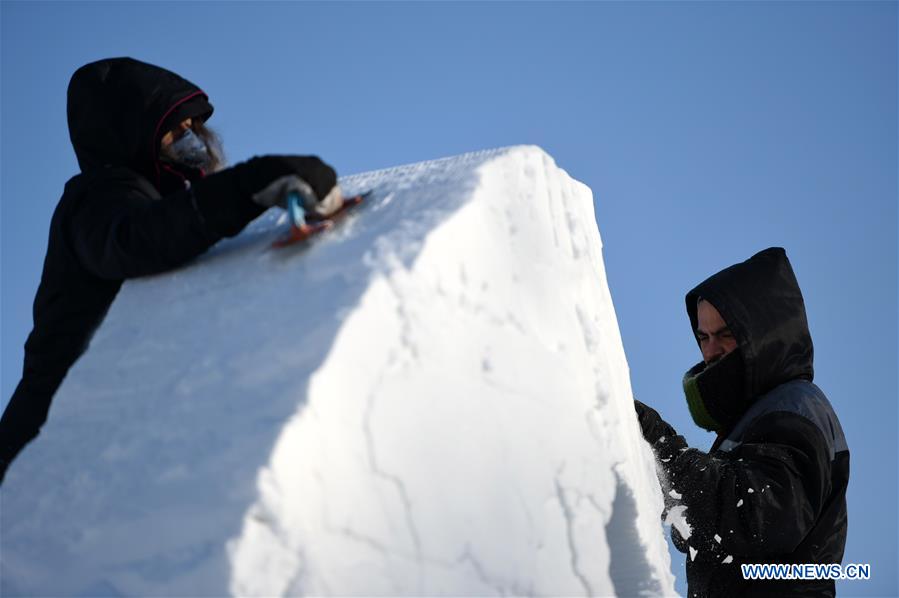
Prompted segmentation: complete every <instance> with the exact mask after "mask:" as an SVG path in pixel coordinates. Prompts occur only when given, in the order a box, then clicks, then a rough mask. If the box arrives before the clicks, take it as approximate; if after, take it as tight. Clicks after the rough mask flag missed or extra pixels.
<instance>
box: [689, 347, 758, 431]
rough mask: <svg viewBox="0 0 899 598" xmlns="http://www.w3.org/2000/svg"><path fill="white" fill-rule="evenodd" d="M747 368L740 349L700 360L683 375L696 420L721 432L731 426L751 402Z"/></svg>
mask: <svg viewBox="0 0 899 598" xmlns="http://www.w3.org/2000/svg"><path fill="white" fill-rule="evenodd" d="M744 379H745V368H744V364H743V354H742V351H740V349H736V350H734V351H731V352H730V353H728V354H727V355H725V356H724V357H722V358H721V359H719V360H718V361H715V362H713V363H711V364H708V365H706V364H705V363H704V362H700V363H698V364H696V365H695V366H693V367H692V368H690V369H689V370H688V371H687V373H686V374H685V375H684V379H683V386H684V395H685V396H686V399H687V407H688V408H689V409H690V415H691V416H692V417H693V421H694V422H696V425H697V426H699V427H700V428H703V429H706V430H709V431H711V432H717V433H719V434H720V433H722V432H726V431H728V430H730V429H731V428H732V427H733V426H734V424H736V423H737V421H738V420H739V419H740V417H741V416H742V415H743V413H745V412H746V409H747V408H748V407H749V404H750V402H751V401H750V397H747V396H746V392H745V388H746V387H745V384H744Z"/></svg>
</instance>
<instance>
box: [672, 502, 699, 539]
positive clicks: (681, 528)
mask: <svg viewBox="0 0 899 598" xmlns="http://www.w3.org/2000/svg"><path fill="white" fill-rule="evenodd" d="M665 524H666V525H670V526H673V527H674V529H676V530H677V532H678V533H679V534H680V535H681V537H682V538H683V539H684V540H689V539H690V536H691V535H692V534H693V528H692V527H690V524H689V523H687V507H686V506H685V505H677V506H676V507H671V508H670V509H669V510H668V514H667V515H666V516H665Z"/></svg>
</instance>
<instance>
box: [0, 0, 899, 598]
mask: <svg viewBox="0 0 899 598" xmlns="http://www.w3.org/2000/svg"><path fill="white" fill-rule="evenodd" d="M0 11H2V12H0V28H2V30H0V33H2V36H0V37H2V42H0V44H2V45H0V65H2V69H0V71H2V74H0V77H2V88H0V99H2V103H0V117H2V120H0V130H2V143H0V167H2V172H0V230H2V235H0V249H2V254H0V263H2V296H0V301H2V302H0V308H2V309H0V311H2V314H0V316H2V317H0V326H2V331H3V332H2V399H0V401H2V402H0V404H3V405H5V403H6V401H8V399H9V396H10V395H11V394H12V391H13V389H14V388H15V385H16V383H17V382H18V377H19V374H20V371H21V362H22V344H23V342H24V340H25V338H26V336H27V333H28V331H29V330H30V327H31V314H30V309H31V301H32V299H33V296H34V291H35V290H36V288H37V283H38V281H39V277H40V269H41V264H42V261H43V256H44V251H45V249H46V240H47V229H48V223H49V219H50V215H51V214H52V211H53V208H54V206H55V204H56V202H57V200H58V199H59V196H60V194H61V192H62V188H63V185H64V184H65V182H66V180H67V179H68V178H69V177H71V176H73V175H74V174H76V172H77V164H76V161H75V157H74V154H73V153H72V150H71V146H70V144H69V140H68V132H67V126H66V120H65V92H66V85H67V83H68V80H69V77H70V76H71V74H72V72H73V71H74V70H75V69H76V68H77V67H78V66H80V65H82V64H84V63H86V62H90V61H93V60H96V59H99V58H103V57H108V56H124V55H128V56H133V57H135V58H139V59H141V60H145V61H148V62H153V63H156V64H159V65H161V66H165V67H167V68H169V69H172V70H174V71H176V72H178V73H180V74H182V75H184V76H186V77H187V78H189V79H191V80H192V81H194V82H196V83H197V84H199V85H200V86H201V87H203V88H204V89H205V90H206V91H207V92H208V93H209V95H210V97H211V100H212V102H213V104H214V105H215V106H216V114H215V115H214V116H213V119H212V120H211V121H210V124H212V125H213V126H215V127H217V129H218V130H219V132H220V133H221V134H222V135H223V137H224V139H225V145H226V150H227V152H228V155H229V157H230V159H231V160H232V161H240V160H243V159H246V158H248V157H250V156H252V155H253V154H261V153H274V152H293V153H316V154H319V155H321V156H322V157H323V158H325V159H326V160H327V161H329V162H330V163H331V164H333V165H334V166H335V167H336V168H337V169H338V171H339V172H341V173H345V174H350V173H355V172H361V171H365V170H371V169H375V168H382V167H387V166H393V165H397V164H402V163H408V162H417V161H421V160H425V159H430V158H438V157H443V156H449V155H454V154H458V153H462V152H466V151H470V150H478V149H484V148H490V147H498V146H505V145H512V144H520V143H527V144H537V145H540V146H542V147H543V148H544V149H545V150H547V151H548V152H549V153H550V154H551V155H552V156H553V157H554V158H555V159H556V161H557V163H558V164H559V165H560V166H562V167H563V168H565V169H566V170H567V171H568V172H569V173H570V174H571V175H573V176H574V177H575V178H577V179H579V180H581V181H583V182H585V183H586V184H587V185H589V186H590V187H591V188H592V189H593V192H594V195H595V201H596V211H597V221H598V224H599V227H600V232H601V234H602V237H603V241H604V245H605V247H604V257H605V261H606V265H607V270H608V277H609V283H610V286H611V290H612V296H613V298H614V301H615V306H616V310H617V313H618V318H619V323H620V327H621V332H622V336H623V339H624V344H625V350H626V351H627V356H628V361H629V364H630V368H631V378H632V381H633V386H634V389H635V392H636V394H637V396H638V397H639V398H640V399H641V400H643V401H644V402H646V403H649V404H651V405H653V406H655V407H656V408H657V409H659V411H660V412H661V413H662V415H663V416H664V417H665V418H666V419H668V420H669V421H670V422H671V423H672V425H674V426H675V427H676V428H677V429H678V430H679V431H681V432H682V433H684V434H685V435H686V436H687V439H688V440H689V441H690V443H691V444H693V445H695V446H699V447H702V448H707V447H708V446H709V445H710V443H711V441H712V438H711V436H710V435H708V434H706V433H704V432H702V431H701V430H699V429H698V428H696V427H695V426H694V425H693V424H692V422H691V420H690V418H689V414H688V413H687V410H686V406H685V403H684V401H683V397H682V393H681V391H680V378H681V375H682V373H683V371H685V370H686V369H687V368H688V367H689V366H690V365H692V364H693V363H695V362H696V361H698V359H699V355H698V352H697V349H696V345H695V343H694V341H693V340H692V338H691V334H690V329H689V325H688V322H687V318H686V315H685V313H684V305H683V295H684V293H685V292H686V291H687V290H688V289H689V288H691V287H692V286H693V285H694V284H696V283H697V282H699V281H701V280H703V279H704V278H706V277H707V276H708V275H710V274H712V273H714V272H715V271H717V270H719V269H721V268H723V267H725V266H728V265H730V264H732V263H735V262H737V261H741V260H743V259H746V258H747V257H749V256H750V255H752V254H753V253H755V252H756V251H758V250H760V249H763V248H765V247H768V246H771V245H780V246H783V247H785V248H786V250H787V253H788V255H789V256H790V258H791V260H792V262H793V266H794V269H795V270H796V274H797V277H798V279H799V282H800V285H801V286H802V289H803V292H804V294H805V299H806V304H807V309H808V316H809V322H810V326H811V330H812V336H813V338H814V341H815V348H816V382H817V383H818V384H819V385H820V386H821V387H822V388H823V389H824V390H825V392H826V393H827V394H828V395H829V397H830V399H831V402H832V403H833V405H834V407H835V409H836V411H837V413H838V415H839V416H840V418H841V420H842V424H843V427H844V429H845V432H846V436H847V439H848V442H849V446H850V450H851V453H852V479H851V483H850V488H849V499H848V500H849V540H848V544H847V547H846V553H845V557H844V563H871V564H872V570H873V576H874V579H873V580H871V581H866V582H851V583H844V584H841V585H840V592H841V595H853V596H854V595H869V596H873V595H890V594H892V595H895V594H897V593H899V588H897V578H896V572H895V564H896V562H897V561H899V555H897V536H899V530H897V517H896V505H897V503H899V500H897V471H899V466H897V453H899V444H897V430H899V417H897V406H896V402H897V376H896V369H897V367H896V366H897V362H899V359H897V117H896V116H897V91H896V90H897V4H896V3H894V2H873V3H866V2H845V3H841V2H821V3H816V2H807V3H778V2H759V3H743V4H737V3H674V2H672V3H661V2H660V3H650V2H637V3H588V2H556V3H549V2H545V3H537V2H535V3H514V2H489V3H449V2H441V3H411V2H403V3H381V2H337V3H255V4H250V3H240V2H228V3H217V2H203V3H177V4H176V3H163V2H158V3H140V2H128V3H124V2H121V3H118V2H97V3H82V2H67V3H38V2H8V1H3V2H2V3H0ZM297 301H298V309H301V302H302V298H297ZM210 342H214V339H210ZM674 571H675V574H677V575H678V577H679V580H680V582H681V583H680V585H679V589H680V590H681V591H683V585H682V583H683V569H682V564H681V562H676V563H675V564H674Z"/></svg>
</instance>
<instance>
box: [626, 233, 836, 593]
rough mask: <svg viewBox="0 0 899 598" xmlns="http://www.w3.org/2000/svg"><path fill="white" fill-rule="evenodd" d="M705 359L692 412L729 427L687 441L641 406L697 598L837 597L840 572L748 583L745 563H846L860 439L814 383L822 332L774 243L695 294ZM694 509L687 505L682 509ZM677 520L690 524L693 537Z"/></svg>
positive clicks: (693, 380) (693, 312)
mask: <svg viewBox="0 0 899 598" xmlns="http://www.w3.org/2000/svg"><path fill="white" fill-rule="evenodd" d="M686 304H687V314H688V315H689V317H690V324H691V326H692V330H693V332H694V334H695V335H696V339H697V342H698V344H699V346H700V350H701V351H702V354H703V361H702V362H700V363H699V364H697V365H696V366H694V367H693V368H691V369H690V370H689V371H688V372H687V374H686V375H685V377H684V382H683V386H684V391H685V395H686V399H687V405H688V407H689V410H690V414H691V415H692V417H693V420H694V421H695V422H696V424H697V425H699V426H700V427H702V428H705V429H706V430H710V431H713V432H716V433H717V435H718V436H717V439H716V440H715V442H714V443H713V445H712V447H711V450H710V451H709V452H708V453H705V452H702V451H700V450H697V449H691V448H688V447H687V444H686V442H685V441H684V438H683V437H682V436H678V435H677V432H676V431H675V430H674V429H673V428H672V427H671V426H670V425H668V424H667V423H666V422H665V421H664V420H662V419H661V418H660V417H659V414H658V413H657V412H656V411H654V410H653V409H651V408H649V407H647V406H646V405H644V404H642V403H640V402H639V401H637V402H636V403H635V406H636V410H637V414H638V418H639V421H640V425H641V428H642V431H643V436H644V438H645V439H646V440H647V441H648V442H649V443H650V445H651V446H652V448H653V450H654V451H655V453H656V456H657V457H658V460H659V467H660V473H661V474H662V475H661V481H662V486H663V490H664V491H665V493H666V496H665V498H666V515H667V516H668V517H669V519H676V518H677V517H679V516H680V515H681V514H682V515H683V517H684V518H685V520H686V521H685V523H686V525H681V526H675V527H674V528H672V532H671V533H672V540H673V541H674V544H675V546H676V547H677V548H678V549H679V550H680V551H681V552H684V553H687V561H686V566H687V584H688V592H689V595H690V596H691V597H692V596H699V597H704V596H772V597H773V596H833V595H834V594H835V584H834V581H833V580H831V579H819V580H778V581H774V580H746V579H743V575H742V571H741V567H740V565H741V564H752V563H784V564H794V563H796V564H802V563H816V564H836V563H840V562H841V560H842V558H843V549H844V547H845V544H846V527H847V518H846V487H847V485H848V482H849V450H848V447H847V445H846V439H845V437H844V436H843V431H842V428H841V426H840V422H839V420H838V419H837V416H836V414H835V413H834V411H833V408H832V407H831V405H830V403H829V402H828V400H827V398H826V397H825V396H824V393H823V392H821V390H820V389H819V388H818V387H817V386H815V385H814V384H813V383H812V377H813V367H812V353H813V351H812V339H811V336H810V334H809V330H808V324H807V321H806V315H805V305H804V302H803V299H802V294H801V292H800V290H799V284H798V283H797V281H796V277H795V275H794V274H793V269H792V267H791V266H790V263H789V261H788V260H787V256H786V253H785V252H784V250H783V249H781V248H769V249H766V250H764V251H762V252H760V253H758V254H756V255H754V256H753V257H752V258H750V259H748V260H747V261H745V262H742V263H740V264H736V265H734V266H731V267H729V268H727V269H725V270H723V271H721V272H719V273H718V274H715V275H714V276H712V277H711V278H709V279H708V280H706V281H705V282H703V283H701V284H700V285H698V286H697V287H696V288H694V289H693V290H691V291H690V292H689V293H687V297H686ZM684 507H685V509H684ZM678 527H680V528H681V529H682V530H685V531H684V533H683V534H681V533H680V531H678V529H677V528H678Z"/></svg>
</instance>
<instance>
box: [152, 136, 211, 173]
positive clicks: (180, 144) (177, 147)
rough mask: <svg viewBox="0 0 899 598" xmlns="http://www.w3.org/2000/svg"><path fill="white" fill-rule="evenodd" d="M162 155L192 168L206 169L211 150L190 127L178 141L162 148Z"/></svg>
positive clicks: (170, 160)
mask: <svg viewBox="0 0 899 598" xmlns="http://www.w3.org/2000/svg"><path fill="white" fill-rule="evenodd" d="M161 157H162V158H163V159H164V160H168V161H169V162H175V163H177V164H183V165H184V166H188V167H190V168H198V169H205V167H206V165H207V164H208V163H209V150H208V149H207V148H206V144H205V143H204V142H203V140H202V139H200V138H199V137H197V136H196V135H194V132H193V131H192V130H190V129H188V130H187V131H185V132H184V134H183V135H181V137H180V138H179V139H178V140H177V141H175V142H174V143H172V144H171V145H170V146H168V147H167V148H165V149H164V150H162V153H161Z"/></svg>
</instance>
